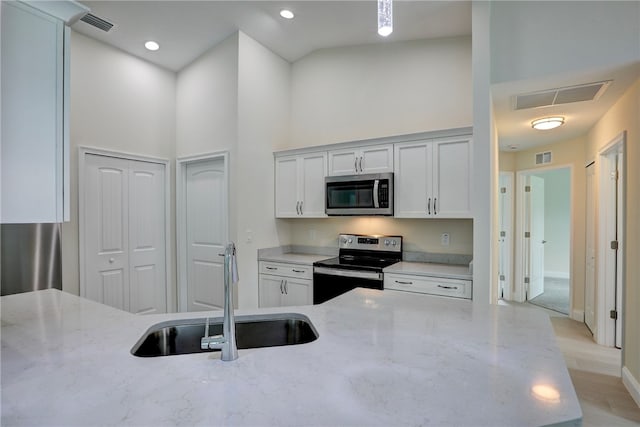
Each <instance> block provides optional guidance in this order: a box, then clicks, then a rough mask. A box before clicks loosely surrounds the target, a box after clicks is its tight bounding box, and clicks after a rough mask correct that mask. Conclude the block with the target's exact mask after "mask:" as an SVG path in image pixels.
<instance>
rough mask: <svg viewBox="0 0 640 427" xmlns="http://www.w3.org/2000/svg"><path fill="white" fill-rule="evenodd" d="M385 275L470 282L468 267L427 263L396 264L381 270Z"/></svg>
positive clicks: (403, 262) (471, 277)
mask: <svg viewBox="0 0 640 427" xmlns="http://www.w3.org/2000/svg"><path fill="white" fill-rule="evenodd" d="M383 271H384V272H385V273H397V274H413V275H416V276H431V277H444V278H447V279H461V280H472V279H473V276H472V275H471V273H470V272H469V266H466V265H452V264H433V263H428V262H407V261H402V262H397V263H395V264H393V265H390V266H389V267H387V268H385V269H384V270H383Z"/></svg>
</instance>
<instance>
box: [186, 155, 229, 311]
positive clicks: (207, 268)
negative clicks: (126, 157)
mask: <svg viewBox="0 0 640 427" xmlns="http://www.w3.org/2000/svg"><path fill="white" fill-rule="evenodd" d="M185 199H186V211H187V215H186V218H187V310H188V311H199V310H211V309H217V308H221V307H222V306H223V304H224V293H223V292H224V277H223V271H224V269H223V262H224V259H223V257H221V256H219V254H222V253H224V245H225V243H226V230H227V224H226V209H227V204H226V178H225V171H224V161H223V160H211V161H206V162H198V163H192V164H188V165H187V168H186V197H185Z"/></svg>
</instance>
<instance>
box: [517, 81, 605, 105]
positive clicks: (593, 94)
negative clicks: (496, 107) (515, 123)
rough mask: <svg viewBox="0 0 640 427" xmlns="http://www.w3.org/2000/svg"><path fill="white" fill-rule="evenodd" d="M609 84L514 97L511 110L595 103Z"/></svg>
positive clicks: (592, 84)
mask: <svg viewBox="0 0 640 427" xmlns="http://www.w3.org/2000/svg"><path fill="white" fill-rule="evenodd" d="M611 82H612V80H607V81H603V82H596V83H587V84H583V85H578V86H567V87H561V88H555V89H548V90H543V91H540V92H533V93H525V94H521V95H516V96H514V97H513V101H514V102H513V109H514V110H526V109H528V108H540V107H549V106H551V105H560V104H570V103H572V102H582V101H596V100H597V99H598V98H600V97H601V96H602V94H603V93H604V91H605V90H607V87H609V85H610V84H611Z"/></svg>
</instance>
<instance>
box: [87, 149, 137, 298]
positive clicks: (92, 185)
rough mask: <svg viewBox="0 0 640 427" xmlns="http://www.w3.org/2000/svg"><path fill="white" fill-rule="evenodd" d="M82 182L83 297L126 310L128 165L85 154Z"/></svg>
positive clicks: (112, 159)
mask: <svg viewBox="0 0 640 427" xmlns="http://www.w3.org/2000/svg"><path fill="white" fill-rule="evenodd" d="M84 179H85V183H84V190H85V192H84V230H83V235H84V251H85V266H84V271H85V278H84V279H85V286H84V295H83V296H85V297H87V298H89V299H92V300H94V301H98V302H101V303H103V304H107V305H110V306H112V307H116V308H119V309H121V310H128V309H129V297H128V295H127V292H126V291H127V290H128V289H129V238H128V221H129V214H128V212H129V206H128V204H129V197H128V196H127V193H128V190H127V185H128V183H127V181H128V161H127V160H122V159H116V158H113V157H104V156H96V155H92V154H87V155H86V158H85V177H84Z"/></svg>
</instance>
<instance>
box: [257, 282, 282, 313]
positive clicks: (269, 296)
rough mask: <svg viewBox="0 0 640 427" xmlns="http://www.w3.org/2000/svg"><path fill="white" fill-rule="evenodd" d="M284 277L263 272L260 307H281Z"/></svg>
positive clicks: (260, 287) (260, 285) (260, 284)
mask: <svg viewBox="0 0 640 427" xmlns="http://www.w3.org/2000/svg"><path fill="white" fill-rule="evenodd" d="M283 281H284V278H282V277H279V276H268V275H265V274H261V275H260V278H259V292H260V295H259V300H260V307H280V306H281V305H282V291H281V290H282V289H283Z"/></svg>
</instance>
